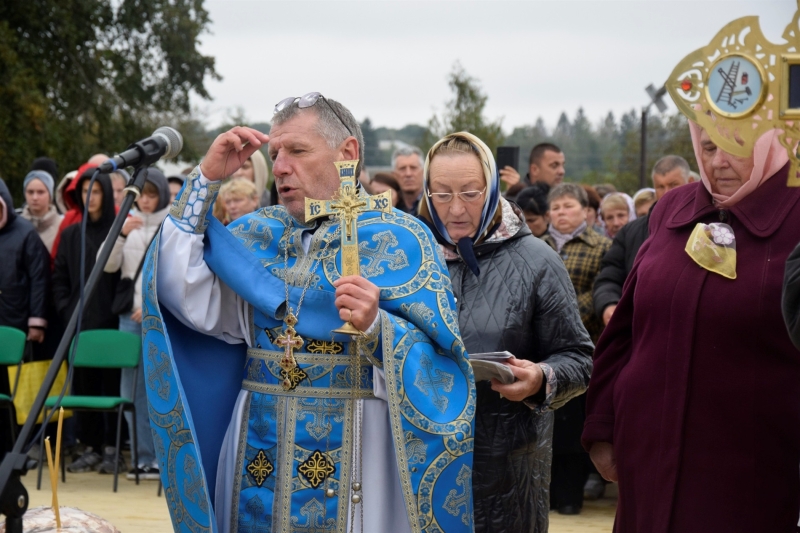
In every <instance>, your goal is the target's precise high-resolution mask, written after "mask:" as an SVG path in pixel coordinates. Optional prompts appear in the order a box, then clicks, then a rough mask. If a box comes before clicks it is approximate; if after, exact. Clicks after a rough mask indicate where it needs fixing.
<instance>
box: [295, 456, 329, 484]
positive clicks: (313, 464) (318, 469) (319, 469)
mask: <svg viewBox="0 0 800 533" xmlns="http://www.w3.org/2000/svg"><path fill="white" fill-rule="evenodd" d="M334 472H336V467H335V466H333V463H331V462H330V461H329V460H328V458H327V457H325V456H324V455H323V454H322V452H320V451H319V450H314V453H312V454H311V456H310V457H309V458H308V459H306V460H305V461H303V462H302V463H300V466H298V467H297V473H298V474H300V475H301V476H303V477H304V478H305V479H306V480H307V481H308V482H309V484H311V486H312V487H313V488H315V489H316V488H317V487H319V486H320V485H321V484H322V482H324V481H325V480H326V479H328V477H329V476H331V475H332V474H333V473H334Z"/></svg>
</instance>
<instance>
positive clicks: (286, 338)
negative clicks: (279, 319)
mask: <svg viewBox="0 0 800 533" xmlns="http://www.w3.org/2000/svg"><path fill="white" fill-rule="evenodd" d="M283 322H284V323H285V324H286V325H285V327H284V328H283V333H282V334H281V335H278V338H277V339H275V344H277V345H278V346H282V347H283V357H282V358H281V362H280V366H281V369H283V373H284V383H283V388H284V389H287V390H288V389H289V388H290V385H291V383H290V380H289V373H290V372H291V370H293V369H294V368H296V367H297V361H296V360H295V358H294V350H295V348H297V349H300V348H301V347H302V346H303V338H302V337H301V336H300V335H298V334H297V332H296V331H295V330H294V326H295V324H297V318H296V317H295V316H294V314H292V312H291V311H290V312H289V314H288V315H286V318H285V319H284V320H283Z"/></svg>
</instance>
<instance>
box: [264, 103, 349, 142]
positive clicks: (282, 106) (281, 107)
mask: <svg viewBox="0 0 800 533" xmlns="http://www.w3.org/2000/svg"><path fill="white" fill-rule="evenodd" d="M320 98H321V99H322V100H323V101H324V102H325V103H326V104H327V105H328V108H329V109H330V110H331V111H333V114H334V115H336V118H338V119H339V122H341V123H342V126H344V129H346V130H347V133H349V134H350V135H351V136H353V132H352V131H351V130H350V128H348V127H347V124H346V123H345V121H344V120H343V119H342V116H341V115H340V114H339V113H338V112H337V111H336V110H335V109H334V108H333V106H332V105H331V104H330V102H328V99H327V98H325V97H324V96H322V94H320V93H317V92H313V93H308V94H304V95H303V96H290V97H288V98H284V99H283V100H281V101H280V102H278V103H277V104H275V111H273V114H277V113H280V112H281V111H283V110H284V109H286V108H287V107H289V106H290V105H292V104H293V103H295V102H297V107H299V108H300V109H305V108H307V107H313V106H314V104H316V103H317V102H319V100H320Z"/></svg>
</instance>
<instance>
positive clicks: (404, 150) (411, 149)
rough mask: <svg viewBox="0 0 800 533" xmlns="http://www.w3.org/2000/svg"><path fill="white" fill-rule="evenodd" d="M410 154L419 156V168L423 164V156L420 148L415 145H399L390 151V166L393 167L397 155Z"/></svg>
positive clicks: (405, 155) (404, 155)
mask: <svg viewBox="0 0 800 533" xmlns="http://www.w3.org/2000/svg"><path fill="white" fill-rule="evenodd" d="M410 155H416V156H417V157H419V166H420V168H422V167H424V166H425V157H423V155H422V150H420V149H419V148H417V147H416V146H401V147H399V148H398V149H397V150H395V151H394V152H393V153H392V168H395V164H396V163H397V158H398V157H407V156H410Z"/></svg>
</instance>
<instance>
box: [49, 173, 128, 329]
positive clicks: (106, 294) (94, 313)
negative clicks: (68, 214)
mask: <svg viewBox="0 0 800 533" xmlns="http://www.w3.org/2000/svg"><path fill="white" fill-rule="evenodd" d="M92 170H93V169H92ZM89 177H91V171H89V172H88V173H87V174H83V175H82V176H81V177H80V178H79V181H80V183H78V185H77V190H78V191H80V190H81V187H82V182H83V181H86V180H87V179H89ZM97 181H98V183H100V186H101V187H102V190H103V213H102V215H101V216H100V218H99V219H98V220H96V221H93V220H91V218H90V219H89V220H87V221H86V256H85V257H86V260H85V265H84V280H85V281H86V280H88V279H89V274H91V272H92V268H93V267H94V264H95V263H96V262H97V252H98V251H99V250H100V246H101V245H102V244H103V241H104V240H105V238H106V236H107V235H108V230H109V229H111V225H112V224H113V223H114V216H115V209H114V190H113V189H112V187H111V179H110V178H109V177H108V174H100V176H99V177H98V179H97ZM77 196H78V201H79V204H80V205H79V207H80V209H81V210H82V209H83V201H82V200H83V199H82V198H81V195H80V194H78V195H77ZM80 250H81V224H80V223H77V224H73V225H71V226H69V227H68V228H66V229H65V230H64V231H63V233H62V234H61V243H60V244H59V246H58V251H57V252H56V261H55V266H54V269H53V300H54V302H55V307H56V311H57V312H58V313H59V315H60V316H61V319H62V320H63V321H64V323H66V322H67V321H68V320H69V319H70V317H71V316H72V312H73V311H74V310H75V307H76V306H77V304H78V301H79V300H80V269H81V254H80ZM119 277H120V273H119V271H117V272H114V273H111V274H109V273H107V272H104V273H103V274H101V275H100V279H99V280H98V282H97V288H96V289H95V292H94V294H93V295H92V297H91V298H89V300H88V301H87V302H86V305H85V307H84V312H83V320H82V323H81V330H87V329H117V328H118V327H119V317H118V316H117V315H115V314H114V313H112V312H111V303H112V302H113V301H114V294H115V292H116V289H117V281H119Z"/></svg>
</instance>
